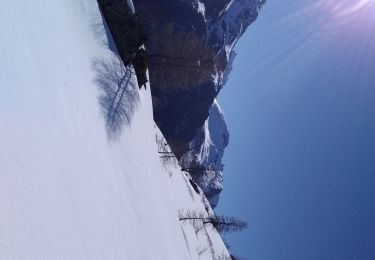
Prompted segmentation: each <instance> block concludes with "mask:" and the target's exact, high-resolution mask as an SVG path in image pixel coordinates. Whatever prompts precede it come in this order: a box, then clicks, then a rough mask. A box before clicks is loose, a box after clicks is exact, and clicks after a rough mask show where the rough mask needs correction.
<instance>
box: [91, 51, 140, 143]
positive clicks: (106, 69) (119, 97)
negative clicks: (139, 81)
mask: <svg viewBox="0 0 375 260" xmlns="http://www.w3.org/2000/svg"><path fill="white" fill-rule="evenodd" d="M92 68H93V70H94V73H95V79H94V82H95V84H96V85H97V86H98V88H99V90H100V95H99V104H100V106H101V110H102V113H103V116H104V119H105V126H106V130H107V135H108V138H109V139H115V138H117V137H119V135H120V134H121V130H122V129H123V127H124V126H130V123H131V121H132V118H133V115H134V112H135V110H136V108H137V105H138V103H139V94H138V88H137V85H136V83H135V82H134V79H135V77H134V69H133V68H132V67H130V66H126V67H125V66H124V64H123V62H122V61H121V59H120V58H119V57H118V56H116V55H113V56H111V58H106V59H105V58H100V59H95V60H93V63H92Z"/></svg>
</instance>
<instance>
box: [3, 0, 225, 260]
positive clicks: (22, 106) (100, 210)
mask: <svg viewBox="0 0 375 260" xmlns="http://www.w3.org/2000/svg"><path fill="white" fill-rule="evenodd" d="M0 30H1V32H2V37H1V38H0V120H1V124H0V212H1V214H0V259H162V260H164V259H172V260H176V259H219V258H220V257H229V254H228V251H227V249H226V248H225V246H224V243H223V241H222V240H221V238H220V236H219V234H218V233H217V232H216V231H215V230H214V229H211V228H207V229H200V230H195V229H194V228H193V226H192V225H191V224H189V223H183V222H181V221H180V220H179V212H180V214H181V212H183V211H186V210H192V211H194V210H196V211H198V212H206V213H205V214H212V209H211V208H210V206H209V205H208V204H207V201H206V199H205V197H204V196H203V194H202V193H201V190H200V189H199V188H197V187H195V186H194V185H193V186H192V183H193V184H194V182H193V181H192V180H191V177H190V176H189V174H187V173H186V172H182V171H181V168H180V166H179V164H178V162H177V160H176V159H174V158H168V160H165V158H161V157H162V156H161V155H160V153H159V152H160V149H164V150H170V148H169V146H168V145H166V144H165V143H166V141H165V139H164V137H163V135H162V134H161V132H160V131H159V129H158V127H157V126H155V124H154V121H153V113H152V99H151V93H150V86H149V85H148V86H147V90H144V89H142V90H138V88H137V87H136V85H135V84H133V83H134V82H135V78H134V74H133V72H132V70H127V69H126V68H125V67H124V66H123V63H122V62H121V61H120V60H119V57H118V55H117V51H116V48H115V47H114V45H113V41H112V38H111V35H110V33H109V31H108V30H106V27H105V23H104V21H103V19H102V16H101V13H100V11H99V8H98V5H97V3H96V1H94V0H64V1H61V0H49V1H43V0H35V1H28V0H20V1H7V2H4V3H2V8H0ZM124 80H125V82H126V83H127V84H125V85H124ZM119 93H121V97H120V98H119V95H118V94H119ZM211 139H212V140H214V139H215V137H213V136H212V135H211ZM220 259H222V258H220Z"/></svg>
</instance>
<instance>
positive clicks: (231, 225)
mask: <svg viewBox="0 0 375 260" xmlns="http://www.w3.org/2000/svg"><path fill="white" fill-rule="evenodd" d="M179 220H180V221H185V222H186V221H187V222H189V223H191V224H192V225H193V226H211V227H213V228H214V229H216V230H217V231H218V232H219V233H228V232H235V231H241V230H243V229H244V228H247V223H246V222H245V221H242V220H239V219H237V218H235V217H227V216H223V215H214V216H211V215H207V213H204V212H197V211H186V212H183V211H180V212H179Z"/></svg>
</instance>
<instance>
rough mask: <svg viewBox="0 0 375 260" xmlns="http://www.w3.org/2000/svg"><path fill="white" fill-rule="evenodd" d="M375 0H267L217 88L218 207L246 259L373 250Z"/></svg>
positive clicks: (372, 254) (360, 254) (370, 255)
mask: <svg viewBox="0 0 375 260" xmlns="http://www.w3.org/2000/svg"><path fill="white" fill-rule="evenodd" d="M374 2H375V1H373V0H370V1H368V0H357V1H354V0H340V1H338V0H337V1H336V0H326V1H308V0H299V1H287V2H285V1H282V0H270V1H268V2H267V4H266V6H265V7H264V9H263V10H262V12H261V14H260V16H259V18H258V20H257V21H256V23H254V24H253V25H252V26H250V28H249V29H248V31H247V32H246V33H245V35H244V36H243V38H241V40H240V42H239V43H238V45H237V47H236V52H237V53H238V56H237V58H236V60H235V63H234V70H233V72H232V74H231V75H230V79H229V82H228V83H227V85H226V86H225V88H224V89H223V91H222V92H221V94H220V96H219V101H220V104H221V106H222V108H223V110H224V112H225V115H226V120H227V123H228V127H229V130H230V132H231V140H230V145H229V147H228V149H227V150H226V154H225V158H224V161H225V173H224V174H225V176H224V177H225V180H224V185H225V187H224V191H223V193H222V196H221V200H220V203H219V207H218V209H217V210H218V211H219V212H221V213H224V214H226V215H234V216H238V217H239V218H242V219H244V220H247V222H248V224H249V228H248V229H247V230H245V231H243V232H241V233H235V234H232V235H228V241H229V243H230V245H231V247H232V252H233V253H234V254H235V255H238V256H241V257H243V258H245V259H251V260H268V259H271V260H273V259H277V260H283V259H285V260H310V259H311V260H316V259H319V260H325V259H327V260H335V259H340V260H346V259H350V260H351V259H353V260H354V259H360V260H367V259H368V260H370V259H371V260H373V259H375V246H374V245H375V244H374V243H375V3H374Z"/></svg>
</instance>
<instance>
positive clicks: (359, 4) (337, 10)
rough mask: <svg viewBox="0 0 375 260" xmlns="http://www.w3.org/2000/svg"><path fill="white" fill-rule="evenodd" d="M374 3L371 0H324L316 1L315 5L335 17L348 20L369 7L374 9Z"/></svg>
mask: <svg viewBox="0 0 375 260" xmlns="http://www.w3.org/2000/svg"><path fill="white" fill-rule="evenodd" d="M374 3H375V1H373V0H326V1H319V2H317V6H318V7H319V8H321V9H323V10H324V11H325V12H328V13H330V14H331V15H332V16H333V17H335V18H338V19H344V20H348V19H351V18H353V17H354V16H357V15H361V13H362V12H363V11H368V9H370V8H373V9H374V10H375V6H374ZM373 15H375V13H373Z"/></svg>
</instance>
